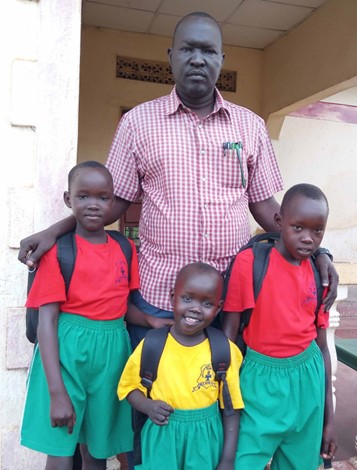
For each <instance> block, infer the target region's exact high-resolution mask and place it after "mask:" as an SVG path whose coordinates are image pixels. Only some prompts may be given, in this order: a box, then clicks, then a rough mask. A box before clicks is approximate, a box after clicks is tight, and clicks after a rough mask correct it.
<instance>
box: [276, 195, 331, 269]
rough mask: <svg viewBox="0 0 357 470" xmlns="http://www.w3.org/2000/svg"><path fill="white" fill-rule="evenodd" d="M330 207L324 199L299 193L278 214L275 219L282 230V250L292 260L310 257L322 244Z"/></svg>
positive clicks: (280, 243) (280, 250)
mask: <svg viewBox="0 0 357 470" xmlns="http://www.w3.org/2000/svg"><path fill="white" fill-rule="evenodd" d="M327 217H328V207H327V204H326V202H325V201H324V200H323V199H318V200H315V199H310V198H307V197H305V196H303V195H298V196H296V197H294V199H293V200H292V201H291V202H290V203H289V205H288V206H287V207H286V208H285V210H284V214H283V215H281V214H277V215H276V216H275V221H276V223H277V224H278V226H279V228H280V230H281V239H280V241H279V242H278V243H277V249H278V251H279V252H280V253H281V254H282V255H283V256H284V257H285V258H286V259H287V260H288V261H289V262H296V261H298V262H300V261H301V260H303V259H306V258H309V257H310V256H311V255H312V254H313V253H314V251H315V250H316V249H317V248H318V247H319V246H320V243H321V241H322V238H323V236H324V233H325V228H326V223H327Z"/></svg>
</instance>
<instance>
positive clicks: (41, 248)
mask: <svg viewBox="0 0 357 470" xmlns="http://www.w3.org/2000/svg"><path fill="white" fill-rule="evenodd" d="M129 206H130V201H126V200H125V199H121V198H119V197H116V198H115V204H114V206H113V210H112V212H111V216H110V219H109V220H108V221H107V224H106V225H109V224H112V223H113V222H115V221H116V220H118V219H119V218H120V217H121V216H122V215H123V214H124V213H125V211H126V210H127V209H128V207H129ZM75 227H76V219H75V218H74V216H73V215H71V216H69V217H66V218H65V219H62V220H60V221H59V222H57V223H55V224H53V225H51V226H50V227H48V228H47V229H45V230H42V231H41V232H37V233H35V234H33V235H30V236H29V237H26V238H24V239H23V240H21V242H20V251H19V255H18V260H19V261H21V263H24V264H27V266H28V267H29V268H33V267H36V266H37V265H38V262H39V260H40V259H41V256H42V255H43V254H45V253H46V251H48V250H49V249H50V248H52V246H53V245H54V244H55V243H56V239H57V238H58V237H60V236H61V235H64V234H65V233H68V232H71V231H72V230H74V229H75Z"/></svg>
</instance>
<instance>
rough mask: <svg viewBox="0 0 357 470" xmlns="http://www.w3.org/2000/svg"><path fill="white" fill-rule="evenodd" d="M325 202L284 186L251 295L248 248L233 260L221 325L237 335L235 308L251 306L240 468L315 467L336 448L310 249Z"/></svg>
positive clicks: (314, 191)
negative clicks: (271, 240)
mask: <svg viewBox="0 0 357 470" xmlns="http://www.w3.org/2000/svg"><path fill="white" fill-rule="evenodd" d="M327 217H328V202H327V199H326V196H325V195H324V194H323V192H322V191H321V190H320V189H319V188H317V187H316V186H313V185H309V184H299V185H296V186H293V187H292V188H291V189H289V190H288V191H287V192H286V194H285V196H284V199H283V202H282V205H281V210H280V213H279V214H276V215H275V222H276V224H277V227H278V229H279V231H280V233H281V236H280V239H279V241H278V242H277V243H276V245H275V247H274V248H273V249H272V250H271V253H270V258H269V265H268V269H267V272H266V275H265V278H264V281H263V284H262V288H261V291H260V294H259V296H258V298H257V300H256V301H255V300H254V292H253V253H252V250H251V249H247V250H244V251H242V252H240V253H239V254H238V255H237V257H236V259H235V262H234V265H233V267H232V273H231V277H230V281H229V285H228V290H227V297H226V301H225V304H224V311H225V314H224V319H223V330H224V332H225V333H226V334H227V336H228V337H229V338H230V339H231V340H233V341H236V339H237V334H238V327H239V321H240V314H241V312H243V311H244V310H246V309H250V308H252V309H253V311H252V315H251V319H250V322H249V325H248V326H247V327H246V329H245V330H244V341H245V343H246V345H247V353H246V357H245V360H244V362H243V366H242V369H241V377H240V382H241V390H242V395H243V400H244V403H245V408H244V410H242V412H241V421H240V431H239V442H238V449H237V460H236V465H237V468H239V470H251V469H254V470H263V469H264V468H265V465H266V464H267V463H268V462H269V460H270V459H271V458H272V463H271V469H272V470H296V469H297V468H299V470H315V469H316V468H317V467H318V465H319V459H320V453H321V456H322V457H323V458H325V459H328V458H332V457H333V456H334V454H335V451H336V443H335V436H334V424H333V405H332V388H331V379H330V377H331V362H330V355H329V351H328V347H327V341H326V328H327V326H328V314H327V313H326V312H324V311H323V309H322V308H321V309H320V311H319V312H318V315H317V318H316V316H315V310H316V306H317V296H316V283H315V279H314V274H313V270H312V267H311V263H310V260H309V258H310V256H311V255H312V254H313V253H314V252H315V250H316V249H317V248H318V247H319V246H320V243H321V241H322V238H323V235H324V232H325V228H326V222H327Z"/></svg>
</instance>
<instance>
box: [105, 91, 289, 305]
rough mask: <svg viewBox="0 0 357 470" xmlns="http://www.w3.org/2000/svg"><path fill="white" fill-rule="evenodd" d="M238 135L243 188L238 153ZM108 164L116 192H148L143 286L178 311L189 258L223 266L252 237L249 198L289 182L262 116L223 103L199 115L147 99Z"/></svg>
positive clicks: (167, 100) (123, 124)
mask: <svg viewBox="0 0 357 470" xmlns="http://www.w3.org/2000/svg"><path fill="white" fill-rule="evenodd" d="M226 142H231V143H234V142H241V144H242V152H241V159H242V163H243V171H244V177H245V180H246V187H243V185H242V181H243V179H242V173H241V169H240V164H239V160H238V156H237V151H235V150H229V149H228V150H227V149H226V150H224V146H223V144H224V143H226ZM107 166H108V168H109V170H110V171H111V173H112V175H113V178H114V191H115V194H116V195H117V196H119V197H121V198H123V199H126V200H128V201H135V200H137V199H138V198H139V197H140V196H142V212H141V218H140V224H139V232H140V242H141V243H140V254H139V270H140V284H141V293H142V296H143V297H144V299H145V300H146V301H147V302H149V303H150V304H152V305H154V306H156V307H159V308H162V309H165V310H172V307H171V303H170V289H171V288H172V287H173V285H174V282H175V278H176V275H177V272H178V271H179V269H180V268H182V267H183V266H184V265H186V264H187V263H192V262H195V261H202V262H205V263H208V264H210V265H212V266H214V267H215V268H217V269H218V270H219V271H221V272H222V271H224V270H225V269H226V268H227V266H228V265H229V262H230V260H231V259H232V257H233V256H234V255H235V254H236V253H237V252H238V250H239V248H240V247H241V246H242V245H243V244H244V243H246V242H247V240H248V239H249V237H250V232H249V219H248V210H249V209H248V203H249V202H259V201H264V200H266V199H268V198H270V197H271V196H273V195H274V194H275V193H276V192H277V191H280V190H281V189H282V188H283V184H282V179H281V175H280V172H279V169H278V166H277V163H276V160H275V155H274V151H273V148H272V145H271V142H270V139H269V136H268V134H267V130H266V127H265V124H264V121H263V120H262V119H261V118H260V117H259V116H257V115H256V114H254V113H253V112H252V111H249V110H248V109H245V108H242V107H241V106H237V105H235V104H233V103H230V102H228V101H225V100H224V99H223V97H222V96H221V94H220V93H219V92H218V90H216V102H215V106H214V110H213V112H212V113H211V114H210V115H208V116H207V117H206V118H204V119H203V120H200V119H199V118H198V117H197V116H196V114H194V113H193V112H192V111H191V110H190V109H189V108H187V107H185V106H184V105H183V104H182V102H181V101H180V99H179V98H178V96H177V93H176V90H175V88H174V89H173V91H172V93H171V94H170V95H168V96H164V97H161V98H158V99H155V100H153V101H149V102H146V103H143V104H141V105H139V106H137V107H135V108H133V109H132V110H131V111H129V112H128V113H126V114H125V115H124V116H123V117H122V119H121V120H120V123H119V126H118V128H117V131H116V134H115V136H114V139H113V143H112V147H111V150H110V153H109V157H108V161H107Z"/></svg>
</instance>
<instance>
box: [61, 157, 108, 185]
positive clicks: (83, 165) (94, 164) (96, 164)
mask: <svg viewBox="0 0 357 470" xmlns="http://www.w3.org/2000/svg"><path fill="white" fill-rule="evenodd" d="M82 168H100V169H102V170H105V171H106V172H108V174H109V175H110V178H112V175H111V173H110V171H109V170H108V168H107V167H106V166H105V165H103V163H100V162H97V161H96V160H87V161H85V162H81V163H78V164H77V165H76V166H74V167H73V168H72V169H71V170H70V172H69V173H68V190H69V189H70V187H71V182H72V180H73V178H74V177H75V175H76V174H77V173H78V171H79V170H81V169H82Z"/></svg>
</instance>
